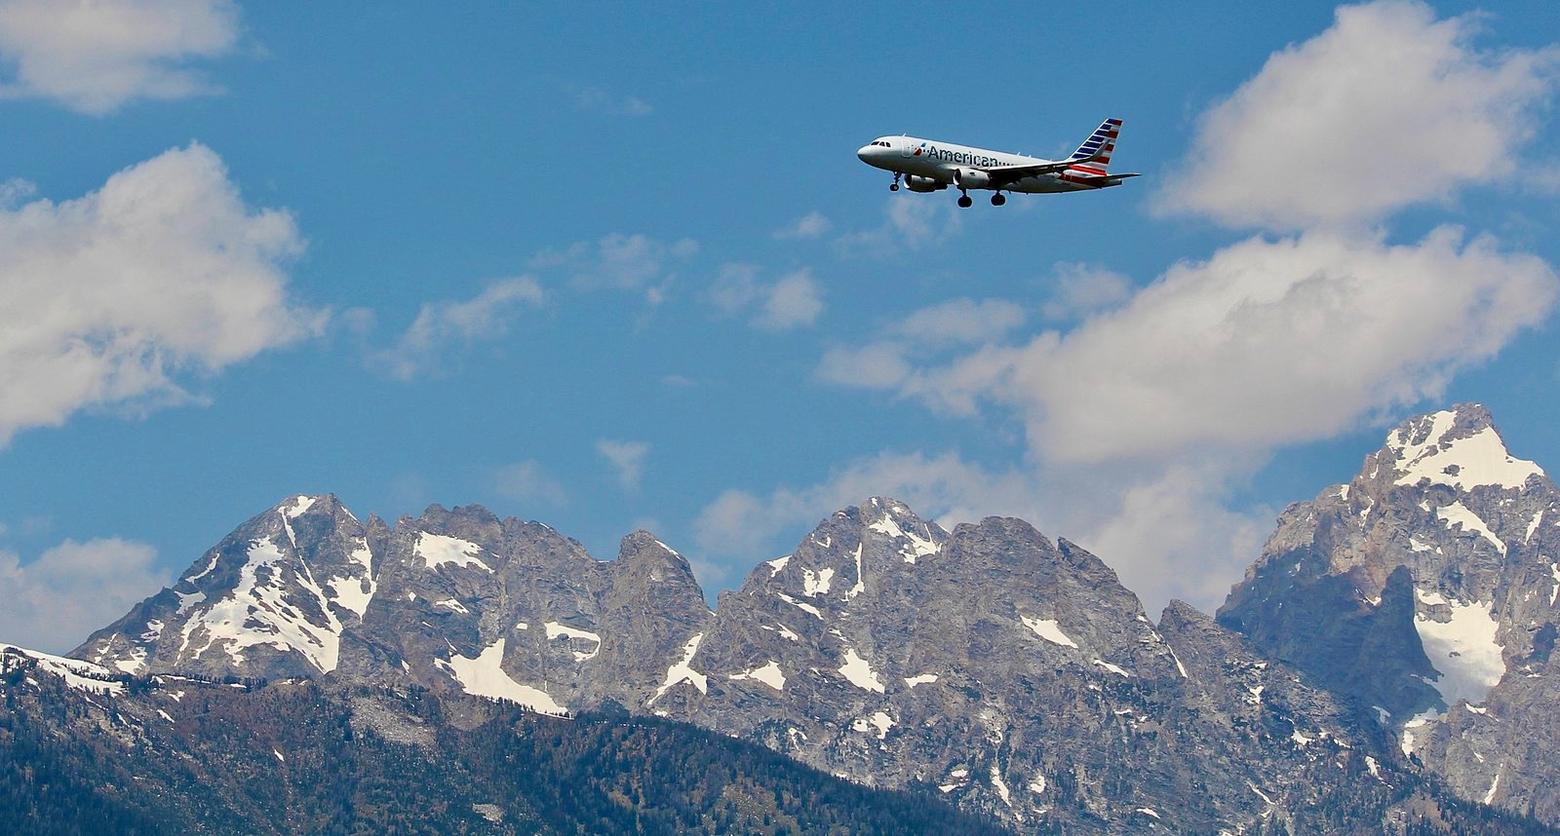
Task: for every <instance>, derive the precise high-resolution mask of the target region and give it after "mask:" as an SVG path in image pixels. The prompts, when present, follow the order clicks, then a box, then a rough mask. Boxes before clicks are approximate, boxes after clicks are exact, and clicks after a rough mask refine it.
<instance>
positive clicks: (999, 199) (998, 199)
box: [991, 192, 1007, 206]
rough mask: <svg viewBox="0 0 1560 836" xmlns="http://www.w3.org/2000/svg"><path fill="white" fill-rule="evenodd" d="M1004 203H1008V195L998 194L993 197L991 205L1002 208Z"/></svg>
mask: <svg viewBox="0 0 1560 836" xmlns="http://www.w3.org/2000/svg"><path fill="white" fill-rule="evenodd" d="M1004 203H1007V195H1005V194H1003V193H1001V192H997V193H996V194H994V195H992V196H991V205H992V206H1001V205H1002V204H1004Z"/></svg>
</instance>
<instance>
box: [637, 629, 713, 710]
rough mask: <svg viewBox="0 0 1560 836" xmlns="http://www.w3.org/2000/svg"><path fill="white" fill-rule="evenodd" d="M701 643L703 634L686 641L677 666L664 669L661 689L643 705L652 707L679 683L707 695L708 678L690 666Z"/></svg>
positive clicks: (694, 635) (696, 634) (697, 634)
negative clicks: (664, 676)
mask: <svg viewBox="0 0 1560 836" xmlns="http://www.w3.org/2000/svg"><path fill="white" fill-rule="evenodd" d="M701 641H704V634H703V633H695V634H693V637H692V638H690V639H688V642H687V643H686V644H684V645H683V655H682V659H680V660H678V662H677V664H675V665H672V666H671V667H669V668H667V669H666V681H665V682H663V683H661V687H659V688H657V689H655V693H654V694H652V695H651V696H650V699H648V700H645V705H653V704H654V703H655V701H656V700H658V699H660V698H661V697H662V696H664V695H665V694H666V692H667V691H670V690H672V688H673V687H674V686H676V685H677V683H679V682H687V683H689V684H691V685H692V686H693V687H695V688H698V689H699V693H701V694H706V693H709V677H706V676H705V675H704V674H702V673H699V672H698V671H696V670H694V669H693V666H692V664H691V663H692V662H693V654H695V653H698V652H699V642H701Z"/></svg>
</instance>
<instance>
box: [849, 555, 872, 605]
mask: <svg viewBox="0 0 1560 836" xmlns="http://www.w3.org/2000/svg"><path fill="white" fill-rule="evenodd" d="M862 546H863V544H861V543H857V544H856V584H855V585H854V586H852V587H851V588H850V589H847V590H845V600H847V601H850V600H852V599H854V598H855V597H856V596H857V595H860V594H861V593H863V592H866V591H867V584H866V578H865V576H863V574H862V572H861V549H862Z"/></svg>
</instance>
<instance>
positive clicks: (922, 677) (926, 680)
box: [905, 673, 937, 688]
mask: <svg viewBox="0 0 1560 836" xmlns="http://www.w3.org/2000/svg"><path fill="white" fill-rule="evenodd" d="M936 681H937V674H935V673H919V674H916V675H915V676H907V677H905V687H906V688H914V687H915V686H917V685H930V684H931V683H933V682H936Z"/></svg>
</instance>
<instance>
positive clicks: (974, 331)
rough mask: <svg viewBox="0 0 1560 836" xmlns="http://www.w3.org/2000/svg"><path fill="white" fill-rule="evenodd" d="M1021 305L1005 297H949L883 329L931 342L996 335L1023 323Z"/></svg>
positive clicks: (985, 338)
mask: <svg viewBox="0 0 1560 836" xmlns="http://www.w3.org/2000/svg"><path fill="white" fill-rule="evenodd" d="M1025 318H1026V315H1025V313H1024V308H1023V306H1021V305H1019V304H1017V303H1015V302H1009V301H1007V300H1006V299H969V298H957V299H949V300H948V301H946V302H939V303H938V304H935V305H930V306H928V307H924V308H921V309H919V310H916V311H912V312H911V313H910V314H908V315H906V316H905V317H904V318H903V319H901V320H899V321H897V322H894V323H893V324H891V325H889V326H888V327H887V328H886V329H884V330H885V332H886V333H887V334H889V335H891V336H896V337H900V338H903V339H906V340H915V341H917V342H920V343H925V344H927V345H933V346H944V345H959V344H967V343H982V342H987V341H990V340H994V339H1000V338H1001V337H1002V336H1003V335H1004V334H1007V333H1008V332H1010V331H1012V330H1013V329H1014V328H1017V327H1018V326H1020V325H1023V324H1024V320H1025Z"/></svg>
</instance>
